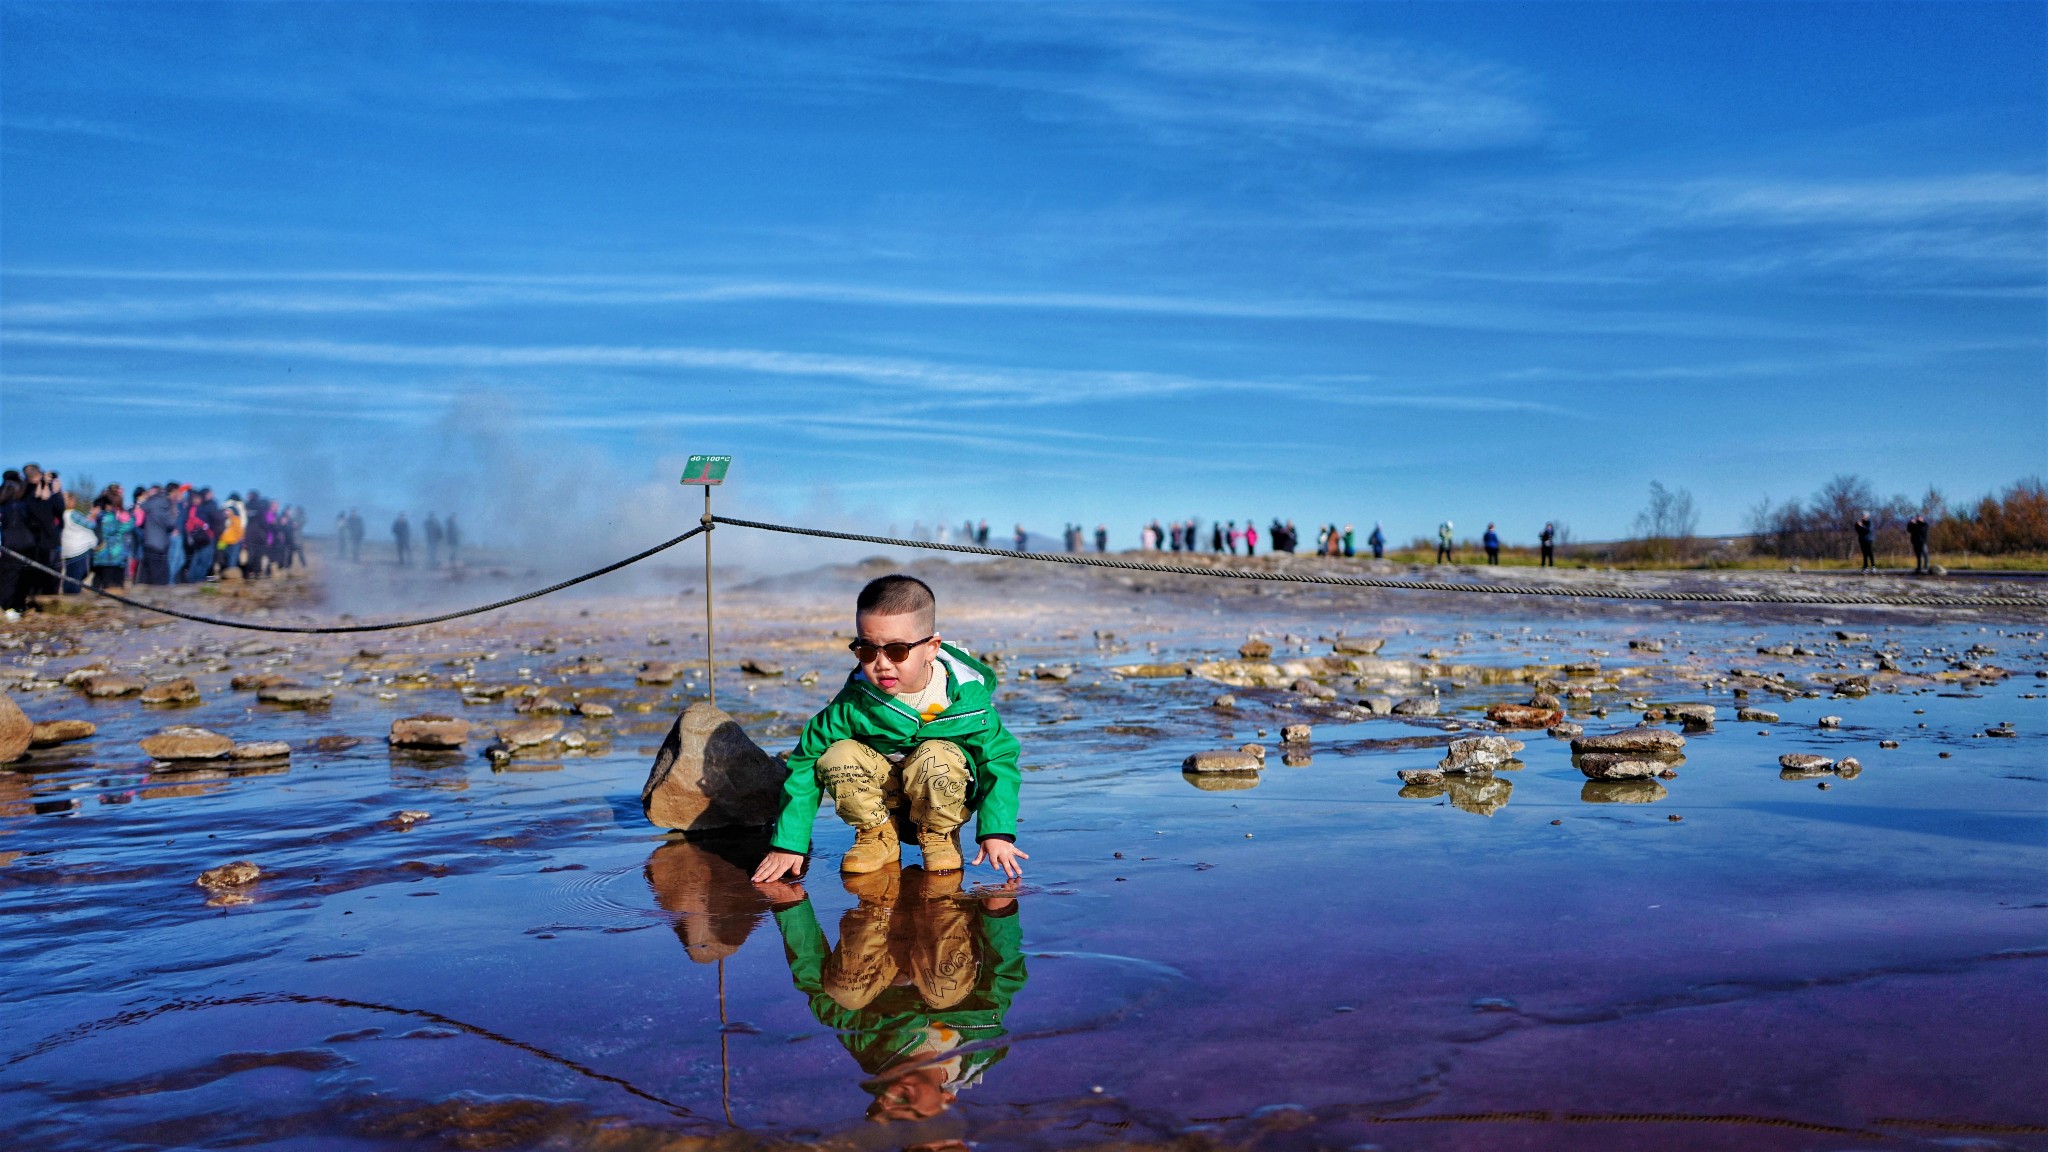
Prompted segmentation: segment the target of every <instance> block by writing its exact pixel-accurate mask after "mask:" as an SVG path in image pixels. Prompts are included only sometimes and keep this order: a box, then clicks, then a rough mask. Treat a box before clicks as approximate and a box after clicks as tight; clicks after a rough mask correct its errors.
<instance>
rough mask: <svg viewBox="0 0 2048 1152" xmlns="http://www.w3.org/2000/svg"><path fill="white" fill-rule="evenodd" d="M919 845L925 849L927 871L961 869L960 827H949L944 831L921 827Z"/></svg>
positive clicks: (918, 837)
mask: <svg viewBox="0 0 2048 1152" xmlns="http://www.w3.org/2000/svg"><path fill="white" fill-rule="evenodd" d="M917 846H918V847H919V848H920V849H922V850H923V851H924V870H925V871H927V872H958V871H959V870H960V867H961V865H960V829H958V828H949V829H947V830H946V831H944V832H934V831H932V830H931V829H929V828H919V829H918V830H917Z"/></svg>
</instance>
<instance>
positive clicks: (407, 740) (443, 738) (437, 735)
mask: <svg viewBox="0 0 2048 1152" xmlns="http://www.w3.org/2000/svg"><path fill="white" fill-rule="evenodd" d="M467 739H469V721H467V720H457V719H456V718H454V717H453V716H440V715H434V714H427V715H423V716H407V717H404V718H402V719H398V720H393V721H392V722H391V735H390V737H389V740H390V741H391V743H392V745H393V746H395V747H399V748H460V747H462V742H463V741H465V740H467Z"/></svg>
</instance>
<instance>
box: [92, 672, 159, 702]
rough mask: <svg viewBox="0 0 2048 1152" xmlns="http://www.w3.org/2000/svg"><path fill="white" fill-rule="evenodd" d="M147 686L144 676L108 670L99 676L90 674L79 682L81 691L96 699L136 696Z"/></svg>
mask: <svg viewBox="0 0 2048 1152" xmlns="http://www.w3.org/2000/svg"><path fill="white" fill-rule="evenodd" d="M147 687H149V685H148V684H147V683H146V682H144V680H143V679H142V677H140V676H129V675H127V674H125V673H121V672H107V673H103V674H101V675H98V676H88V677H86V678H85V679H84V680H81V681H79V684H78V689H79V691H81V692H83V693H85V694H86V695H87V696H90V697H92V698H93V699H95V700H105V699H110V698H112V697H115V696H134V695H137V694H139V693H140V692H142V690H143V689H145V688H147Z"/></svg>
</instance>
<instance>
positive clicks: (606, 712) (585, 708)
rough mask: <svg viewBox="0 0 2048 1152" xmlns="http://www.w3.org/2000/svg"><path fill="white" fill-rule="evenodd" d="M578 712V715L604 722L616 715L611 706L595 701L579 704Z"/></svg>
mask: <svg viewBox="0 0 2048 1152" xmlns="http://www.w3.org/2000/svg"><path fill="white" fill-rule="evenodd" d="M576 712H577V714H578V715H581V716H588V717H590V718H591V719H593V720H602V719H604V718H605V717H607V716H611V715H613V714H614V713H613V711H612V706H611V705H609V704H599V703H598V702H597V701H595V700H585V701H584V702H583V703H581V704H578V705H577V706H576Z"/></svg>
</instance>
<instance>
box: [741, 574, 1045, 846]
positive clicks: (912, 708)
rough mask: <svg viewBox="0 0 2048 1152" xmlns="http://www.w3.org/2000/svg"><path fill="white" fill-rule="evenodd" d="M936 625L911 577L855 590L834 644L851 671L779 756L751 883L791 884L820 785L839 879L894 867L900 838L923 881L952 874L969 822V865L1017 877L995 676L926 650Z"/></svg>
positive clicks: (1012, 767)
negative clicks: (849, 629) (837, 839)
mask: <svg viewBox="0 0 2048 1152" xmlns="http://www.w3.org/2000/svg"><path fill="white" fill-rule="evenodd" d="M937 613H938V605H937V601H936V600H935V599H934V598H933V597H932V590H931V589H930V588H929V587H927V586H926V585H925V583H924V581H922V580H918V579H916V578H914V577H910V576H884V577H882V578H880V579H878V580H874V581H870V582H869V584H868V586H867V587H865V588H863V589H861V592H860V598H859V599H858V600H857V601H856V602H855V604H854V615H853V627H854V640H853V642H852V643H851V644H849V645H847V647H849V648H850V649H852V651H853V655H854V659H856V660H857V661H859V663H860V666H859V667H858V668H856V669H855V670H854V671H853V672H851V673H850V674H848V676H847V678H846V684H845V686H844V687H842V688H841V689H840V690H839V694H838V695H837V696H834V697H833V698H832V702H831V703H830V704H827V705H826V706H825V710H824V711H823V712H820V713H818V714H817V715H816V716H813V717H811V721H810V723H808V724H806V725H804V733H803V736H802V738H801V739H799V740H798V741H797V746H796V751H795V752H793V753H791V754H790V757H789V779H788V781H787V782H786V783H785V784H784V785H783V797H782V814H781V816H780V817H779V818H778V819H777V820H776V822H775V834H774V836H773V837H772V839H771V840H770V844H771V845H772V850H771V851H770V852H769V853H768V855H767V857H766V858H765V859H763V860H762V861H761V866H760V867H759V868H756V869H755V870H754V881H755V882H756V883H770V882H773V881H776V880H779V879H781V878H782V877H783V876H785V875H798V874H801V872H802V870H803V864H804V857H805V856H806V855H807V854H808V853H809V852H810V849H811V824H812V822H813V821H815V820H816V819H817V815H818V799H819V789H820V788H821V787H822V788H823V789H825V790H826V791H828V792H830V793H831V794H832V804H833V807H834V808H835V809H836V810H837V811H838V813H839V816H840V818H841V819H843V820H845V821H846V822H847V823H848V824H851V825H853V826H854V828H855V829H856V832H855V835H854V841H853V847H852V848H851V849H849V850H848V851H847V853H846V856H845V858H844V859H842V860H841V861H840V864H839V870H840V871H841V872H845V873H848V874H859V873H863V872H875V871H879V870H881V869H883V868H890V867H894V866H895V865H896V864H898V863H899V862H900V856H901V853H902V841H903V839H904V838H906V837H909V836H915V837H916V840H917V845H918V847H919V848H920V849H921V850H922V851H923V853H924V866H925V870H926V871H928V872H950V871H958V870H959V868H960V866H961V865H960V826H961V825H962V824H965V823H966V822H967V817H968V814H969V813H973V814H974V817H975V840H976V842H977V844H978V846H979V850H978V851H976V853H975V855H974V862H975V863H976V864H979V863H981V862H982V861H983V860H987V861H988V862H989V864H990V865H991V866H993V867H995V868H997V869H1000V870H1001V871H1002V872H1003V874H1004V875H1006V876H1011V877H1016V876H1021V875H1022V874H1023V870H1022V868H1021V867H1020V866H1019V865H1018V861H1020V860H1028V859H1030V856H1029V855H1027V854H1026V853H1024V852H1020V851H1018V849H1017V786H1018V782H1019V777H1018V774H1017V748H1018V745H1017V738H1016V737H1015V736H1012V735H1010V733H1009V732H1008V730H1006V729H1005V728H1004V727H1003V722H1002V720H1001V719H1000V718H999V717H998V716H997V715H996V712H995V708H994V707H993V705H992V704H991V703H990V695H991V694H992V693H993V692H994V691H995V687H996V674H995V673H994V672H993V671H991V670H990V669H989V667H988V666H987V665H986V664H983V663H982V662H981V661H979V660H976V659H975V658H974V657H972V656H969V655H968V654H967V653H965V652H963V651H961V650H960V649H958V648H955V647H953V646H952V645H950V644H946V643H944V642H942V641H941V640H940V639H939V629H938V624H937Z"/></svg>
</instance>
